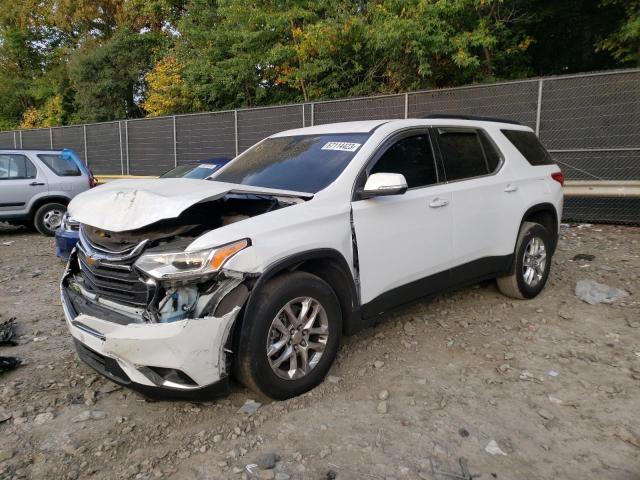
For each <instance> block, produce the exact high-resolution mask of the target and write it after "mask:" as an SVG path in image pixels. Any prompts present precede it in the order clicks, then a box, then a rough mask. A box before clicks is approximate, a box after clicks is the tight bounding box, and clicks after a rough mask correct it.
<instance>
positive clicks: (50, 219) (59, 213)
mask: <svg viewBox="0 0 640 480" xmlns="http://www.w3.org/2000/svg"><path fill="white" fill-rule="evenodd" d="M66 211H67V207H65V206H64V205H62V204H61V203H46V204H44V205H43V206H41V207H40V208H39V209H38V210H37V211H36V214H35V215H34V217H33V223H34V225H35V227H36V229H37V230H38V231H39V232H40V233H41V234H42V235H46V236H48V237H52V236H53V235H55V233H56V229H57V228H58V227H59V226H60V225H61V224H62V217H63V216H64V213H65V212H66Z"/></svg>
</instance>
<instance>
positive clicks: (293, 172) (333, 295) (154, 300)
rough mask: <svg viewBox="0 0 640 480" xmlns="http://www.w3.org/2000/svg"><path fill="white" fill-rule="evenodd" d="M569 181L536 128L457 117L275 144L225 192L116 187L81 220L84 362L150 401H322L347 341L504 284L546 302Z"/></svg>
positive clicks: (227, 180) (87, 203)
mask: <svg viewBox="0 0 640 480" xmlns="http://www.w3.org/2000/svg"><path fill="white" fill-rule="evenodd" d="M562 183H563V176H562V173H561V171H560V169H559V168H558V166H557V165H556V164H555V163H554V162H553V161H552V160H551V158H550V156H549V154H548V153H547V152H546V151H545V149H544V148H543V147H542V145H541V144H540V142H539V141H538V139H537V138H536V136H535V134H534V133H533V132H532V131H531V129H530V128H528V127H525V126H522V125H519V124H514V123H511V122H506V121H500V120H491V119H477V118H476V119H470V118H460V117H443V116H437V117H434V118H425V119H408V120H389V121H384V120H375V121H363V122H349V123H337V124H332V125H321V126H314V127H308V128H301V129H297V130H290V131H286V132H282V133H278V134H275V135H272V136H271V137H269V138H267V139H265V140H263V141H262V142H260V143H258V144H256V145H255V146H253V147H252V148H250V149H249V150H247V151H246V152H244V153H243V154H241V155H240V156H238V157H237V158H235V159H234V160H232V161H231V162H230V163H229V164H227V165H226V166H224V167H223V168H222V169H221V170H220V171H219V173H218V174H216V175H215V177H214V179H213V181H211V180H191V179H162V180H141V181H124V182H110V183H108V184H106V185H104V186H100V187H97V188H95V189H92V190H90V191H88V192H85V193H83V194H81V195H79V196H77V197H76V198H75V199H74V200H73V201H72V202H71V204H70V205H69V212H70V214H71V215H72V217H73V218H74V219H75V220H77V221H78V222H80V223H81V228H80V242H79V244H78V247H77V248H76V251H75V252H74V253H73V254H72V256H71V258H70V261H69V265H68V268H67V271H66V273H65V275H64V278H63V280H62V302H63V305H64V310H65V314H66V317H67V321H68V326H69V329H70V331H71V334H72V335H73V337H74V339H75V341H76V346H77V349H78V352H79V354H80V356H81V358H82V359H83V360H85V361H86V362H87V363H88V364H89V365H91V366H92V367H93V368H94V369H96V370H97V371H98V372H100V373H102V374H104V375H106V376H107V377H108V378H110V379H112V380H113V381H115V382H118V383H120V384H123V385H128V386H130V387H131V388H134V389H137V390H139V391H142V392H145V393H147V394H163V395H165V396H172V397H178V398H189V397H194V396H213V395H215V394H220V393H223V392H224V391H225V390H226V387H227V383H228V378H229V375H230V373H231V372H233V373H234V374H235V376H236V378H238V379H239V380H240V381H241V382H242V383H244V384H245V385H246V386H247V387H249V388H251V389H254V390H256V391H257V392H259V393H262V394H264V395H266V396H269V397H272V398H275V399H284V398H289V397H292V396H295V395H299V394H301V393H303V392H306V391H307V390H309V389H311V388H313V387H314V386H316V385H317V384H318V383H320V382H321V381H322V380H323V378H324V376H325V375H326V373H327V372H328V371H329V368H330V367H331V364H332V363H333V361H334V358H335V356H336V352H337V349H338V344H339V342H340V337H341V335H343V334H350V333H353V332H356V331H358V330H359V329H361V328H362V327H364V326H366V325H370V324H372V323H374V322H376V320H377V319H379V318H380V315H381V314H383V313H385V312H387V311H389V310H390V309H392V308H393V307H395V306H397V305H400V304H403V303H406V302H409V301H412V300H414V299H417V298H420V297H424V296H428V295H433V294H435V293H438V292H441V291H443V290H447V289H452V288H457V287H461V286H464V285H469V284H473V283H475V282H478V281H482V280H487V279H492V278H497V282H498V287H499V288H500V290H501V291H502V292H503V293H505V294H506V295H508V296H510V297H514V298H521V299H526V298H532V297H534V296H536V295H538V293H540V291H541V290H542V289H543V287H544V285H545V282H546V281H547V277H548V275H549V268H550V265H551V256H552V255H553V252H554V249H555V247H556V243H557V239H558V225H559V220H560V218H561V213H562V200H563V196H562Z"/></svg>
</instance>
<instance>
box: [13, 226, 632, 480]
mask: <svg viewBox="0 0 640 480" xmlns="http://www.w3.org/2000/svg"><path fill="white" fill-rule="evenodd" d="M577 254H587V255H594V256H595V258H593V259H592V260H584V259H582V260H574V257H575V256H576V255H577ZM62 271H63V264H62V263H61V262H60V261H59V260H58V259H56V258H55V257H54V256H53V241H52V240H51V239H49V238H44V237H42V236H39V235H37V234H35V233H28V232H26V231H24V230H18V231H8V230H5V231H3V232H0V322H2V321H4V320H8V319H9V318H10V317H15V318H16V329H17V335H18V337H17V342H18V345H16V346H0V355H4V356H8V355H13V356H17V357H19V358H21V359H22V360H23V362H24V364H23V365H22V366H20V367H19V368H17V369H16V370H13V371H11V372H7V373H4V374H0V478H2V479H4V478H52V479H64V478H74V479H75V478H99V479H102V478H105V479H106V478H137V479H147V478H172V479H228V478H238V479H239V478H265V479H269V478H277V479H280V480H285V479H287V478H291V479H295V478H304V479H332V478H338V479H398V480H401V479H435V480H445V479H456V478H457V479H465V478H467V479H469V478H471V477H470V476H469V473H470V474H472V475H478V477H473V478H481V479H494V478H496V479H549V478H559V479H585V478H607V479H638V478H640V415H638V412H639V410H640V393H639V391H640V390H639V388H638V387H639V386H640V304H639V300H638V295H639V293H640V228H635V227H618V226H600V225H594V226H589V225H580V226H571V227H563V231H562V240H561V243H560V245H559V248H558V251H557V253H556V256H555V258H554V264H553V267H552V271H551V277H550V282H549V284H548V285H547V288H546V289H545V291H544V292H543V293H542V294H541V295H540V296H539V297H538V298H536V299H534V300H530V301H513V300H510V299H506V298H505V297H503V296H501V295H500V294H499V293H498V291H497V290H496V287H495V285H494V284H493V283H491V282H489V283H485V284H481V285H478V286H475V287H472V288H468V289H465V290H461V291H458V292H453V293H449V294H446V295H443V296H440V297H437V298H436V299H434V300H431V301H422V302H417V303H414V304H412V305H410V306H406V307H403V308H400V309H397V310H396V311H394V312H392V313H390V314H388V315H386V318H385V319H384V321H383V322H382V323H381V324H380V325H379V326H377V327H375V328H372V329H368V330H366V331H364V332H361V333H360V334H358V335H355V336H353V337H349V338H346V339H344V342H343V345H342V347H341V349H340V352H339V355H338V360H337V362H336V364H335V366H334V368H333V369H332V371H331V374H330V376H329V377H328V378H327V379H326V381H325V382H324V383H323V384H322V385H320V386H319V387H318V388H316V389H315V390H313V391H312V392H310V393H308V394H306V395H304V396H302V397H299V398H296V399H292V400H289V401H286V402H273V403H269V404H264V405H262V406H260V408H259V409H258V410H257V412H255V413H254V414H252V415H247V414H243V413H240V412H239V409H240V407H241V406H242V405H243V404H244V403H245V401H247V400H251V399H255V396H254V395H253V394H252V393H251V392H250V391H248V390H246V389H244V388H242V387H241V386H238V385H234V386H233V391H232V393H231V394H230V395H229V396H228V397H227V398H225V399H223V400H219V401H212V402H208V403H199V404H195V403H185V402H173V403H170V402H151V401H147V400H145V399H144V398H143V397H141V396H139V395H138V394H136V393H134V392H131V391H128V390H126V389H122V388H119V387H117V386H115V385H114V384H112V383H110V382H108V381H106V380H105V379H103V378H101V377H99V376H97V375H95V374H94V373H93V371H92V370H90V369H89V368H88V367H87V366H85V365H84V364H82V363H80V362H79V361H78V360H77V358H76V355H75V353H74V351H73V349H72V345H71V339H70V336H69V334H68V333H67V329H66V326H65V323H64V318H63V313H62V308H61V306H60V302H59V296H58V280H59V278H60V276H61V274H62ZM580 279H592V280H597V281H599V282H601V283H605V284H607V285H611V286H613V287H617V288H621V289H625V290H626V291H627V292H629V293H630V294H631V295H630V296H628V297H626V298H624V299H623V300H620V301H618V302H616V303H614V304H610V305H605V304H600V305H589V304H587V303H584V302H582V301H581V300H580V299H578V298H577V297H576V295H575V293H574V290H575V285H576V282H577V281H578V280H580ZM460 459H463V460H462V463H463V464H466V465H467V468H468V472H466V473H465V471H464V470H463V468H462V467H461V463H460V462H461V461H460ZM274 463H275V467H274ZM255 464H258V466H256V465H255ZM268 467H274V468H268ZM441 472H445V473H441ZM447 473H448V474H450V475H447Z"/></svg>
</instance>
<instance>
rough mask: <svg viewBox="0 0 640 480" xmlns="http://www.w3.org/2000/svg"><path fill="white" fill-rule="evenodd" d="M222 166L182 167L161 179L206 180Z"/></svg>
mask: <svg viewBox="0 0 640 480" xmlns="http://www.w3.org/2000/svg"><path fill="white" fill-rule="evenodd" d="M219 168H220V165H214V164H206V163H203V164H187V165H180V166H178V167H176V168H174V169H173V170H169V171H168V172H166V173H163V174H162V175H161V176H160V178H197V179H204V178H207V177H208V176H209V175H211V174H212V173H213V172H215V171H216V170H218V169H219Z"/></svg>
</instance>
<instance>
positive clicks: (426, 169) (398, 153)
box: [370, 133, 438, 188]
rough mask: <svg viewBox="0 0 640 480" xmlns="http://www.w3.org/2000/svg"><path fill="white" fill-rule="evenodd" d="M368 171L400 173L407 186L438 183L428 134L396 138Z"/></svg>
mask: <svg viewBox="0 0 640 480" xmlns="http://www.w3.org/2000/svg"><path fill="white" fill-rule="evenodd" d="M370 173H401V174H402V175H404V178H405V179H406V180H407V186H408V187H409V188H413V187H424V186H425V185H433V184H434V183H438V176H437V173H436V164H435V161H434V158H433V150H432V149H431V142H430V140H429V135H428V134H427V133H424V134H421V135H414V136H411V137H406V138H403V139H401V140H398V141H397V142H396V143H394V144H393V145H392V146H391V147H389V149H388V150H387V151H386V152H384V154H383V155H382V156H381V157H380V159H379V160H378V161H377V162H376V164H375V165H374V166H373V168H372V169H371V172H370Z"/></svg>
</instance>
